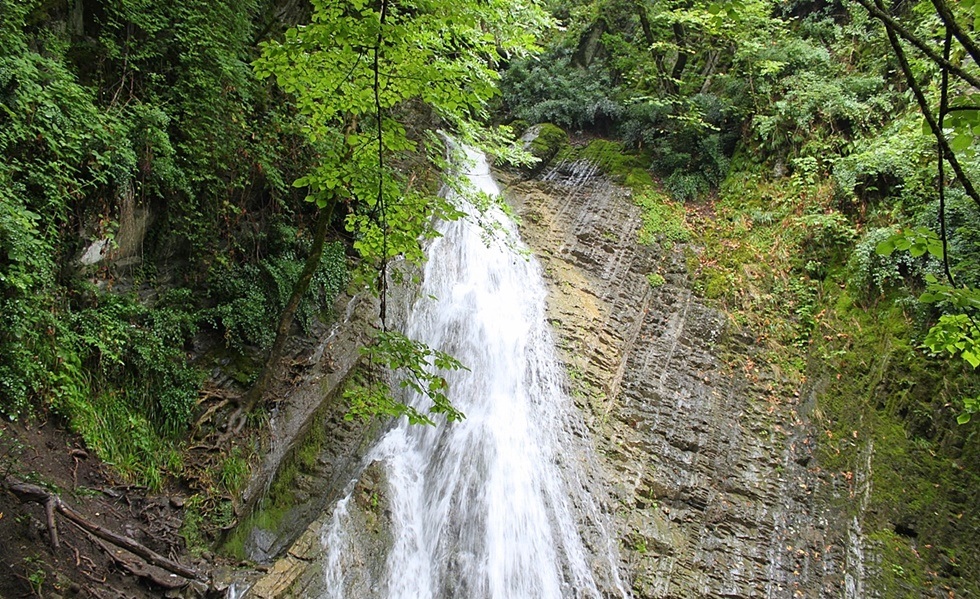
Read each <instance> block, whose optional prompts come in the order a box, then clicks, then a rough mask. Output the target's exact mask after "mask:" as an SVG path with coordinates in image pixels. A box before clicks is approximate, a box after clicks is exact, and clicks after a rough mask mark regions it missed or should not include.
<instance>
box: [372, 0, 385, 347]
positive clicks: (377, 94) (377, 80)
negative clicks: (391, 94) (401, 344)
mask: <svg viewBox="0 0 980 599" xmlns="http://www.w3.org/2000/svg"><path fill="white" fill-rule="evenodd" d="M387 15H388V0H381V15H380V19H379V21H378V39H377V41H376V43H375V45H374V109H375V117H376V118H377V121H378V198H377V201H376V203H375V205H376V206H378V208H379V210H380V211H381V298H380V299H381V308H380V310H381V330H382V331H387V330H388V212H387V207H386V206H385V194H384V183H385V152H384V123H383V121H382V119H383V117H384V114H383V112H382V110H381V66H380V55H381V45H382V44H383V43H384V25H385V18H386V17H387Z"/></svg>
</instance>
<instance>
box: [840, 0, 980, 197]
mask: <svg viewBox="0 0 980 599" xmlns="http://www.w3.org/2000/svg"><path fill="white" fill-rule="evenodd" d="M858 2H860V3H861V4H862V5H863V4H864V3H865V2H866V0H858ZM875 3H876V4H877V6H878V11H877V13H882V14H883V11H884V7H883V6H882V5H881V0H875ZM877 13H873V14H876V15H877ZM879 20H881V22H882V23H883V24H884V25H885V33H887V34H888V41H889V43H891V46H892V49H893V50H895V57H896V58H897V59H898V64H899V65H900V66H901V68H902V74H904V75H905V80H906V82H907V83H908V85H909V88H910V89H911V90H912V94H913V95H914V96H915V101H916V102H917V103H918V104H919V110H920V112H922V116H923V117H925V119H926V122H927V123H928V124H929V129H930V130H932V133H933V135H934V136H935V137H936V143H938V144H939V146H940V148H941V152H942V155H944V156H945V157H946V160H947V161H948V162H949V166H950V167H952V169H953V172H954V173H955V174H956V179H957V180H958V181H959V182H960V185H962V186H963V190H964V191H965V192H966V194H967V195H968V196H970V198H971V199H972V200H973V201H974V202H975V203H976V204H977V206H980V194H978V193H977V190H976V188H975V187H974V186H973V182H972V181H970V178H969V177H967V176H966V173H965V172H964V171H963V167H962V166H960V163H959V160H957V159H956V154H954V153H953V150H952V148H950V147H949V142H947V141H946V136H945V135H944V134H943V130H942V128H940V126H939V123H938V122H937V121H936V118H935V117H933V115H932V112H931V109H930V108H929V103H928V101H926V97H925V94H924V93H923V92H922V88H921V86H920V85H919V83H918V81H916V79H915V74H914V73H913V72H912V67H911V66H909V61H908V58H907V57H906V56H905V51H904V50H903V49H902V42H901V41H899V39H898V34H897V33H896V31H895V29H894V28H893V27H892V25H890V24H889V21H887V20H885V19H880V18H879ZM937 62H938V63H939V64H940V65H949V64H950V63H949V61H946V60H943V59H942V57H938V61H937ZM949 71H950V72H952V73H956V71H955V70H954V69H952V68H950V69H949ZM976 87H977V88H980V85H976Z"/></svg>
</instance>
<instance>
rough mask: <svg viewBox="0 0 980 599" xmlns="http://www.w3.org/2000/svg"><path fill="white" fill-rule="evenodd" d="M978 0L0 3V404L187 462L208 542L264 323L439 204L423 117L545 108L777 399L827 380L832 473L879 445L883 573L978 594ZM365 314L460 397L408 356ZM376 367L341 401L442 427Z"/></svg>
mask: <svg viewBox="0 0 980 599" xmlns="http://www.w3.org/2000/svg"><path fill="white" fill-rule="evenodd" d="M978 4H980V3H976V2H974V1H973V0H919V1H904V2H897V3H892V4H885V3H883V2H881V1H880V0H785V1H779V2H777V1H774V0H719V1H717V2H708V1H705V0H657V1H645V0H550V1H549V2H547V3H545V5H544V6H543V7H539V6H537V5H535V4H533V3H524V2H521V3H516V2H505V1H503V0H493V1H490V2H471V1H468V0H431V1H428V2H426V1H422V0H415V1H405V2H402V1H398V2H395V1H392V0H381V2H366V1H363V0H352V1H341V0H317V1H313V2H310V3H307V2H302V1H296V0H242V1H238V2H229V1H226V0H221V1H208V2H203V1H193V0H192V1H187V2H176V3H160V2H146V1H144V0H120V1H117V2H104V1H102V0H31V1H23V0H0V156H2V160H0V411H2V413H3V416H4V417H5V419H7V420H9V421H17V422H28V423H30V422H35V423H36V422H47V421H52V422H54V423H56V424H57V425H58V426H61V427H64V428H65V429H67V430H70V431H72V432H73V433H74V434H77V435H79V436H80V437H81V439H82V440H83V442H84V445H85V446H86V447H87V448H88V450H89V451H91V452H93V453H94V454H96V455H97V456H98V457H99V458H101V459H102V460H104V461H105V462H106V463H108V464H110V465H111V467H112V468H113V469H114V472H116V473H117V475H118V476H119V477H121V478H122V479H124V480H127V481H129V482H131V483H134V484H138V485H143V486H146V487H149V488H153V489H159V488H161V487H164V486H166V485H171V484H178V483H179V484H184V485H189V486H190V487H191V488H192V489H193V490H194V492H195V493H198V494H200V495H199V496H200V500H199V505H200V509H201V513H202V514H203V515H204V522H205V524H204V525H203V529H204V531H205V532H204V533H202V534H203V540H201V539H198V540H199V541H200V542H202V543H207V542H210V541H212V540H213V536H212V535H214V534H215V531H216V530H217V529H219V528H220V527H222V526H227V525H228V524H229V521H230V520H231V519H232V518H233V514H232V513H231V511H232V504H233V501H232V500H231V499H229V498H231V497H234V495H235V494H236V493H237V492H238V491H240V490H241V488H242V486H243V485H244V483H245V481H246V480H247V477H248V462H249V459H250V456H251V454H250V452H251V451H253V450H252V449H251V448H252V447H253V446H252V445H250V442H249V441H248V440H247V439H249V438H251V437H248V436H245V437H243V438H235V439H231V440H229V439H228V435H227V434H226V433H227V431H228V430H233V429H235V430H237V429H240V428H241V427H245V430H247V431H252V433H254V434H259V432H260V431H261V430H262V427H263V417H264V416H263V414H264V412H263V409H264V408H263V406H262V402H261V392H262V390H263V389H264V387H265V386H266V385H267V384H268V378H269V377H271V376H272V375H273V374H274V371H275V366H276V363H277V360H278V358H279V357H280V356H281V354H282V351H283V344H284V343H285V340H286V338H287V337H289V336H291V335H297V334H299V335H306V334H310V335H315V334H316V331H317V330H320V329H322V327H323V326H324V324H325V323H329V322H330V321H331V319H333V318H334V317H335V315H333V314H332V313H331V306H332V305H333V302H334V299H335V298H336V297H337V296H338V294H341V293H344V292H345V291H347V290H348V288H349V287H350V286H351V285H357V286H360V287H363V286H367V287H370V288H372V289H373V290H374V292H375V293H376V294H379V296H380V297H382V299H383V298H384V296H385V292H386V288H387V281H388V279H387V277H386V276H384V274H382V275H381V276H379V275H378V273H379V272H382V273H383V272H384V270H385V265H386V264H387V263H388V262H389V261H390V260H393V259H396V258H399V257H404V258H407V259H408V260H412V261H415V262H419V261H421V260H422V259H423V254H422V249H421V248H422V243H423V241H424V240H425V239H426V238H427V237H431V235H432V234H433V232H432V229H431V222H432V218H435V217H441V218H459V217H461V216H462V215H461V214H459V213H458V212H457V211H456V210H455V208H453V206H452V205H451V204H449V203H448V202H445V201H442V200H440V199H439V196H438V195H437V194H436V192H437V191H438V188H439V186H440V185H441V184H442V183H443V182H444V181H443V179H442V178H441V175H440V173H441V172H442V171H443V169H444V167H445V165H446V161H445V157H446V142H445V140H444V138H442V137H440V136H439V135H437V134H436V133H435V131H436V130H437V129H439V128H442V129H444V130H446V131H449V132H451V133H452V134H453V135H456V136H458V137H460V138H461V139H463V140H466V141H468V142H471V143H478V144H482V145H485V146H487V147H491V148H493V149H494V151H495V152H496V153H497V155H498V156H499V157H500V158H501V159H504V158H517V159H519V158H520V154H521V153H520V152H518V151H516V150H514V149H513V147H512V146H510V145H509V142H508V139H509V137H508V136H509V134H510V132H513V133H517V134H520V133H521V132H522V130H524V129H525V128H526V127H527V126H528V125H533V124H546V125H547V128H546V129H543V131H545V132H546V133H545V137H547V133H548V132H550V134H551V135H552V138H553V139H552V142H553V143H555V144H557V145H561V144H563V143H564V140H565V134H564V132H568V133H569V134H570V135H571V139H572V140H573V142H574V144H573V145H572V146H563V147H560V148H557V145H556V150H555V151H556V152H564V153H565V155H566V156H575V157H584V158H588V159H591V160H593V161H596V162H599V163H600V164H601V165H602V166H603V168H604V169H605V170H606V171H607V172H608V173H609V174H610V175H612V176H614V177H617V178H619V180H620V181H621V182H622V183H624V184H626V185H629V186H630V187H632V188H633V196H634V198H636V200H637V202H638V203H640V205H641V206H643V208H644V211H645V214H646V222H645V227H644V239H642V240H641V241H643V242H645V243H658V244H661V245H671V244H676V243H691V244H692V245H696V246H698V247H699V248H701V249H700V250H699V251H698V252H694V251H691V252H690V253H689V256H688V266H689V270H690V272H691V273H692V275H693V279H694V281H695V284H696V286H697V291H698V292H699V293H700V294H702V295H703V296H705V297H707V298H710V299H711V300H714V301H716V302H717V303H718V304H719V305H720V306H722V307H724V309H726V310H727V311H728V312H729V314H730V316H731V319H732V321H733V326H735V327H737V328H740V329H742V330H744V331H747V332H748V333H749V335H751V337H752V338H754V339H755V341H756V343H757V344H758V345H759V346H760V347H762V348H763V349H764V356H765V359H766V360H767V361H768V362H770V363H773V364H777V365H779V367H780V368H781V369H782V370H783V371H784V372H786V373H787V376H786V379H785V381H784V382H783V383H782V384H781V385H778V386H777V387H776V388H774V389H773V390H772V398H768V399H772V400H773V401H778V397H779V395H780V394H785V393H798V392H800V389H803V390H804V392H805V393H812V394H813V396H814V397H815V400H814V402H812V405H811V406H810V412H809V413H808V414H801V416H803V417H806V418H809V419H810V420H811V421H812V423H813V427H814V428H815V429H816V430H818V431H820V432H821V434H820V435H818V437H819V440H818V462H819V465H820V467H822V468H825V469H827V470H828V471H833V472H835V473H839V474H840V476H842V477H846V476H853V475H854V472H855V471H857V470H858V469H859V468H860V464H861V463H862V462H863V460H864V459H865V457H866V455H867V452H870V451H874V452H875V454H876V467H875V472H874V475H873V483H872V489H873V492H872V494H871V496H870V499H869V502H870V503H869V506H868V507H867V509H866V513H867V514H868V516H867V522H866V523H865V530H866V532H867V533H868V535H869V537H870V538H872V539H874V540H875V542H876V543H877V548H878V551H879V553H880V555H881V556H882V560H883V563H884V564H885V565H883V566H882V567H881V568H880V570H881V576H880V580H878V581H877V585H878V587H879V588H880V589H881V592H882V594H883V596H888V597H899V596H920V592H921V590H922V589H925V588H929V589H932V590H935V591H937V592H938V591H939V590H950V591H955V592H957V593H961V594H968V593H971V592H972V593H976V592H978V590H980V589H978V584H980V582H978V581H980V536H978V535H976V534H975V533H976V531H977V530H980V514H977V512H976V509H975V505H974V501H973V499H972V498H974V497H976V493H977V492H980V462H978V446H980V440H978V438H977V432H976V431H977V428H976V427H977V426H978V425H980V423H978V421H980V418H977V417H975V416H974V415H976V414H977V413H980V377H978V374H977V370H976V368H977V367H978V365H980V327H978V319H980V291H978V286H980V196H978V195H977V192H976V191H975V188H974V186H976V185H980V159H978V157H977V155H976V144H975V138H976V133H977V132H980V67H978V62H977V60H978V58H980V56H978V54H980V51H978V44H980V41H978V35H977V33H976V31H977V28H978V27H980V5H978ZM542 9H543V10H542ZM450 14H451V15H453V16H454V17H455V19H449V17H448V15H450ZM298 26H299V27H298ZM379 73H386V74H391V73H396V74H397V75H396V76H394V77H393V78H391V79H389V83H387V84H386V85H384V86H382V85H380V83H379V78H378V74H379ZM391 81H395V82H397V83H391ZM500 125H503V127H499V126H500ZM562 130H564V132H563V131H562ZM552 142H549V143H552ZM538 149H540V148H538ZM531 150H532V152H535V153H537V152H536V149H535V148H533V147H532V148H531ZM657 276H659V275H657V273H651V275H650V280H651V284H653V283H654V281H657V280H658V279H657ZM662 280H663V279H662V277H661V278H660V279H659V281H660V282H662ZM360 287H359V288H360ZM383 305H384V302H383V301H382V320H384V307H383ZM284 315H285V316H286V318H283V317H284ZM294 316H295V318H294ZM318 327H320V329H318ZM384 328H385V329H387V327H384ZM378 339H379V343H378V345H377V346H376V348H377V347H380V348H382V350H377V349H375V350H374V351H375V353H376V354H377V355H376V356H375V357H374V359H376V360H378V361H380V362H382V363H387V364H389V365H393V366H400V367H409V368H413V369H414V371H415V372H416V374H418V376H420V377H422V378H421V379H419V383H418V384H419V385H420V386H421V388H423V389H424V390H426V391H429V392H430V393H431V395H432V398H433V400H434V401H435V405H434V412H436V413H438V412H442V413H444V414H447V415H449V416H450V417H455V416H460V415H458V414H456V413H454V411H453V408H452V406H451V404H448V402H446V399H445V395H443V394H441V386H440V384H441V383H440V379H438V377H429V378H426V374H425V371H424V370H423V369H421V366H420V365H421V364H422V363H423V362H424V360H425V359H426V358H428V357H430V354H427V353H426V352H428V351H431V350H428V348H424V347H418V346H417V345H415V344H413V342H412V340H410V339H407V338H404V337H401V336H399V335H398V334H397V332H394V331H387V330H385V331H384V332H383V333H382V334H381V335H379V337H378ZM437 358H438V359H440V360H443V362H442V364H443V365H444V366H453V363H452V359H451V357H450V356H444V355H437ZM270 365H271V366H270ZM743 366H746V367H750V365H747V364H743ZM229 380H230V381H232V383H231V386H232V388H233V389H234V392H235V395H236V398H238V397H239V396H241V397H242V399H240V400H239V399H236V401H237V402H238V403H240V404H241V406H240V407H241V409H240V410H239V411H238V412H237V413H236V414H235V415H234V418H232V417H228V421H227V422H226V423H225V428H224V429H222V430H218V428H217V424H218V423H217V421H207V420H202V417H203V416H207V417H211V416H212V415H213V412H212V411H210V410H209V409H208V408H209V407H210V406H213V405H214V403H215V395H214V393H215V392H216V391H215V389H216V381H229ZM375 383H376V381H371V382H369V383H368V384H365V385H364V386H363V387H361V388H359V393H358V394H357V395H356V396H354V399H355V401H357V402H360V403H355V406H354V408H355V409H354V411H356V412H358V413H361V414H366V415H368V416H369V417H373V416H374V415H378V414H385V415H396V416H397V415H403V414H404V415H408V416H409V417H411V418H413V419H415V420H417V421H419V422H426V421H429V418H430V416H429V415H427V414H426V413H421V412H412V411H409V410H408V409H407V408H406V407H405V406H400V405H398V404H395V403H393V402H391V401H390V400H389V399H387V398H388V396H387V395H386V394H385V390H384V389H383V388H378V387H376V386H373V385H374V384H375ZM249 389H252V390H253V391H252V394H251V395H249V394H248V390H249ZM971 419H973V420H971ZM0 432H2V431H0ZM252 433H250V434H252ZM189 438H190V439H198V440H200V439H201V438H204V439H210V440H211V441H214V440H216V439H219V440H221V441H222V443H223V444H222V445H221V446H220V447H219V450H218V451H217V452H216V453H214V454H213V455H209V457H208V458H207V460H206V461H205V462H201V461H200V460H198V459H196V458H195V459H194V460H191V459H190V458H189V454H188V453H187V447H188V444H189V442H188V439H189ZM243 439H245V440H243ZM0 445H2V447H0V456H2V462H0V471H4V472H6V471H8V470H11V469H13V470H16V453H17V452H16V450H15V448H14V447H13V446H12V444H11V442H9V440H6V441H5V439H4V438H3V437H0ZM840 507H841V509H848V508H847V506H840Z"/></svg>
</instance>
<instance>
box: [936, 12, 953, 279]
mask: <svg viewBox="0 0 980 599" xmlns="http://www.w3.org/2000/svg"><path fill="white" fill-rule="evenodd" d="M952 44H953V34H952V32H950V31H949V29H947V30H946V41H945V43H944V44H943V58H945V59H946V60H947V61H948V60H949V55H950V49H951V46H952ZM942 73H943V74H942V82H941V83H940V87H939V90H940V91H939V123H938V124H939V130H940V131H942V130H943V129H945V120H946V113H947V112H949V69H946V68H944V69H943V71H942ZM937 150H938V151H939V237H940V239H942V242H943V271H944V272H945V273H946V278H947V279H948V280H949V284H950V285H952V286H953V287H956V280H955V279H953V272H952V271H951V270H950V268H949V239H948V237H947V233H946V169H945V162H946V155H945V151H944V149H943V146H942V145H940V146H938V148H937Z"/></svg>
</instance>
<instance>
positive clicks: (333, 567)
mask: <svg viewBox="0 0 980 599" xmlns="http://www.w3.org/2000/svg"><path fill="white" fill-rule="evenodd" d="M468 155H469V158H470V160H471V161H472V164H471V165H469V166H468V171H470V172H468V174H467V176H468V178H469V180H470V181H471V182H472V184H473V185H474V186H475V187H476V188H477V190H479V191H481V192H484V193H486V194H489V195H492V196H496V195H498V194H499V189H498V188H497V185H496V183H495V182H494V180H493V179H492V177H491V175H490V172H489V167H488V165H487V162H486V160H485V158H484V157H483V156H482V155H480V154H477V153H475V152H471V151H470V152H468ZM460 201H461V202H462V201H463V200H460ZM464 208H465V207H464ZM492 212H493V213H492V214H488V215H486V218H490V219H491V220H495V221H497V222H498V224H499V227H500V229H501V230H502V231H503V232H504V234H505V236H506V237H508V239H509V240H510V241H507V242H505V241H503V240H502V239H501V236H500V234H497V235H494V236H492V237H491V238H489V239H488V237H487V234H486V228H485V227H480V226H478V225H476V224H474V223H473V222H471V221H470V220H468V219H462V220H459V221H455V222H451V223H444V224H443V225H441V227H442V228H441V233H442V237H440V238H438V239H436V240H435V241H434V242H433V243H432V244H431V246H430V247H429V250H428V251H429V260H428V262H427V266H426V268H425V273H424V278H423V283H422V289H421V291H420V293H419V295H418V299H417V300H416V301H415V304H414V305H413V306H412V308H411V310H410V314H409V316H408V321H407V323H406V333H407V334H408V336H409V337H411V338H414V339H418V340H420V341H423V342H425V343H427V344H428V345H429V346H430V347H432V348H434V349H439V350H442V351H445V352H448V353H450V354H452V355H453V356H455V357H456V358H458V359H459V360H460V361H461V362H462V363H463V364H464V365H465V366H466V367H467V368H468V370H461V371H458V372H452V373H448V374H446V378H447V380H448V382H449V385H450V387H449V389H450V391H449V396H450V399H451V400H452V401H453V403H454V405H455V406H456V407H457V408H458V409H460V410H461V411H462V412H463V413H464V414H465V415H466V418H465V419H464V420H462V421H459V422H453V423H446V422H440V423H439V424H438V425H437V426H419V425H414V426H410V425H408V424H407V423H400V424H399V425H398V426H396V427H395V428H393V429H392V430H390V431H389V432H387V433H386V434H385V435H384V436H383V437H382V438H381V440H380V441H379V442H378V444H377V445H376V446H375V447H374V448H373V449H372V450H371V451H370V452H369V455H368V457H367V462H366V463H373V462H377V463H380V464H382V465H383V469H384V472H385V476H386V478H387V481H388V489H387V491H386V493H387V498H386V499H387V501H388V505H389V508H390V519H391V528H392V542H391V543H390V548H389V549H388V553H387V556H386V557H384V559H385V560H386V562H385V567H384V570H385V573H384V575H383V576H381V577H380V578H381V579H379V580H372V581H370V583H369V584H368V585H367V588H368V589H369V592H370V594H371V596H372V597H378V598H382V597H383V598H390V599H450V598H452V599H559V598H560V599H568V598H576V599H579V598H581V599H586V598H588V599H593V598H596V599H599V598H607V597H628V592H627V591H625V590H624V588H623V584H622V583H621V581H620V579H619V574H618V557H617V554H616V551H615V543H614V542H613V541H612V540H611V538H610V537H609V535H608V534H607V533H606V531H605V525H604V522H605V518H604V516H603V515H602V513H601V512H602V510H601V509H599V507H598V506H597V505H596V501H595V500H594V499H593V498H592V497H591V495H590V494H589V492H588V491H589V488H588V487H589V486H591V485H592V484H595V483H594V482H592V481H590V479H589V477H590V476H592V474H591V473H590V472H588V469H589V468H588V465H589V463H590V460H589V448H588V444H587V442H585V441H583V438H587V433H586V432H585V431H584V427H583V426H582V425H581V422H580V420H579V418H578V417H577V414H576V413H575V408H574V406H573V405H572V403H571V401H570V398H569V397H568V395H567V393H566V391H565V389H564V385H563V381H564V378H563V377H564V375H563V373H562V370H561V367H560V365H559V362H558V359H557V356H556V353H555V348H554V342H553V340H552V337H551V333H550V331H549V329H548V326H547V324H546V321H545V294H546V291H545V286H544V281H543V279H542V275H541V272H540V267H539V266H538V264H537V262H536V261H534V260H533V259H528V258H527V257H526V256H525V255H523V254H524V253H526V252H521V251H520V250H519V248H516V247H514V246H515V245H519V244H520V242H518V241H515V240H516V239H517V232H516V228H515V227H514V225H513V223H511V221H510V220H509V219H508V218H507V217H506V216H505V215H504V214H503V213H502V212H501V211H499V210H498V209H496V208H494V209H492ZM406 401H407V402H408V403H413V404H415V403H416V402H418V407H419V409H421V410H424V409H426V407H427V403H426V402H425V400H423V399H420V398H417V397H416V398H411V397H409V398H407V399H406ZM349 499H350V495H348V496H347V497H346V498H344V499H343V500H341V501H340V503H339V504H338V505H337V506H336V507H335V508H334V512H333V517H332V519H331V520H330V521H328V522H327V524H326V525H325V526H324V529H323V531H322V534H321V539H322V541H323V543H324V545H325V557H324V558H323V564H322V565H323V570H324V572H325V588H326V591H325V593H324V594H323V596H324V597H328V598H331V599H339V598H342V597H345V593H348V591H345V582H344V581H345V578H346V577H347V574H346V573H345V568H356V567H357V564H351V563H349V561H350V560H345V559H344V557H345V552H346V551H347V548H348V547H349V545H350V543H352V540H351V537H352V535H355V534H356V532H355V531H352V530H350V528H351V526H352V520H351V518H350V517H349V505H348V503H349ZM360 592H361V593H363V592H364V591H363V589H362V590H361V591H360ZM350 594H353V593H350ZM350 599H361V596H360V595H359V596H358V597H356V598H355V597H351V598H350Z"/></svg>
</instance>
